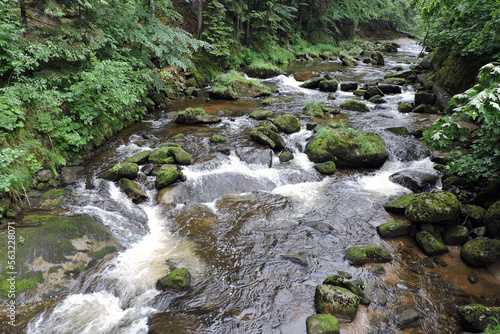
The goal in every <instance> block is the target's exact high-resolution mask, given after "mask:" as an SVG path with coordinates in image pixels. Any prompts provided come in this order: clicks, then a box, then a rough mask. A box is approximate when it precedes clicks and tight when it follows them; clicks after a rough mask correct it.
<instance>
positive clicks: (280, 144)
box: [250, 125, 286, 150]
mask: <svg viewBox="0 0 500 334" xmlns="http://www.w3.org/2000/svg"><path fill="white" fill-rule="evenodd" d="M256 132H257V133H261V134H262V135H264V137H267V138H269V139H270V140H271V141H272V143H274V147H272V145H271V144H272V143H269V144H268V145H269V146H270V147H271V148H273V149H277V150H282V149H284V148H285V145H286V143H285V141H284V140H283V138H282V137H281V136H280V135H279V133H277V131H273V130H272V128H271V127H270V126H267V125H261V126H259V127H258V128H257V131H256ZM260 137H261V138H262V136H260ZM250 138H252V139H253V140H255V133H254V132H253V131H252V132H251V133H250ZM259 140H260V139H259ZM261 144H263V143H262V142H261Z"/></svg>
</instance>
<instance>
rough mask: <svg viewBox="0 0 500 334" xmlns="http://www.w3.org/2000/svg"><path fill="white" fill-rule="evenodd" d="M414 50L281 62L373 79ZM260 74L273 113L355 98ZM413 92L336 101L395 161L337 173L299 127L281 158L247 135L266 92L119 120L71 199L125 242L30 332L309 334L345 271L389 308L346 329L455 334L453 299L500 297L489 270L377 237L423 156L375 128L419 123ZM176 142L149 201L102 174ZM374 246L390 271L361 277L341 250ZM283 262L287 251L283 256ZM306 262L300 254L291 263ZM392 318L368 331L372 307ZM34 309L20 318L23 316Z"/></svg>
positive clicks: (361, 316)
mask: <svg viewBox="0 0 500 334" xmlns="http://www.w3.org/2000/svg"><path fill="white" fill-rule="evenodd" d="M418 52H420V47H419V46H416V45H406V46H404V47H403V48H402V49H401V50H400V52H398V53H397V54H394V55H387V56H386V65H385V66H383V67H372V66H371V65H364V64H360V65H358V66H354V67H352V68H345V67H341V66H339V65H338V64H337V63H336V62H319V63H310V64H307V65H305V64H293V65H292V66H290V67H289V69H288V70H289V73H290V74H292V73H297V72H300V71H322V72H333V74H334V75H335V76H336V77H338V78H339V80H340V81H358V82H362V83H364V82H370V81H373V80H375V79H378V78H382V77H383V76H384V74H385V73H387V72H388V71H390V70H391V69H392V68H394V67H395V66H396V65H402V66H403V67H408V66H409V63H410V62H411V61H415V60H416V55H417V54H418ZM264 82H266V83H268V84H269V85H272V86H274V87H276V88H277V89H278V90H279V93H276V96H277V97H280V98H283V101H282V102H280V103H277V104H274V105H272V106H269V107H264V108H266V109H269V110H272V111H273V113H274V114H275V115H278V114H280V113H291V114H295V115H299V116H300V115H301V113H302V108H303V106H304V105H305V103H306V101H308V100H321V101H325V103H327V104H329V105H331V106H335V105H338V104H340V103H341V102H342V101H343V100H346V99H352V98H353V95H352V94H351V93H345V92H337V93H335V94H334V95H335V97H336V100H328V99H327V96H328V94H326V93H322V92H318V91H313V90H307V89H302V88H300V87H299V83H297V82H296V81H295V79H293V78H292V77H291V76H279V77H276V78H273V79H269V80H265V81H264ZM413 96H414V91H413V89H412V87H409V86H407V87H404V90H403V94H398V95H392V96H386V98H387V100H388V103H387V104H384V105H381V106H375V105H372V104H369V106H370V107H371V109H372V110H371V111H370V112H368V113H362V114H359V113H356V112H344V113H343V114H342V115H341V116H339V117H337V118H336V119H333V120H330V121H339V120H340V119H343V120H345V121H346V122H348V123H349V124H350V125H352V126H353V127H355V128H358V129H362V130H371V131H376V132H378V133H380V135H381V136H383V138H384V139H385V140H386V145H387V150H388V152H389V155H390V159H389V161H388V162H387V163H386V164H385V165H384V166H383V167H382V168H381V169H379V170H362V171H360V170H344V171H338V172H337V173H336V174H334V175H333V176H322V175H320V174H319V173H317V172H316V171H315V170H314V169H313V167H312V166H313V164H312V163H311V162H310V161H309V160H308V159H307V156H306V155H305V154H304V153H302V152H303V150H304V147H305V144H306V142H307V139H308V138H309V137H310V136H311V135H312V133H311V132H310V131H307V130H306V129H305V125H306V123H307V122H308V119H307V118H304V117H301V125H302V130H301V131H300V132H299V133H296V134H292V135H284V138H285V140H286V142H287V146H288V147H290V148H292V150H293V151H294V154H295V159H294V160H292V161H290V162H288V163H280V162H279V160H278V158H277V156H276V153H273V152H272V151H271V150H269V149H266V148H263V147H262V146H259V145H256V144H254V143H253V142H251V141H250V139H249V132H250V131H252V130H253V129H255V128H256V127H257V124H258V122H257V121H255V120H253V119H250V118H249V117H248V116H247V114H248V113H249V112H251V111H252V110H255V109H258V108H263V107H262V106H261V105H260V103H261V100H260V99H242V100H238V101H230V102H229V101H218V100H211V101H206V100H205V99H195V100H191V99H185V100H179V101H177V102H175V103H173V104H171V105H170V106H169V108H168V110H164V111H158V112H156V113H154V114H153V115H151V117H150V118H149V119H147V120H145V121H143V122H140V123H137V124H134V125H133V126H131V127H130V128H128V129H126V130H124V131H122V132H121V133H120V134H119V135H118V136H117V138H116V140H115V141H112V142H110V143H109V144H108V145H106V146H105V147H104V148H103V149H101V150H100V152H99V153H98V154H97V155H96V156H95V158H93V159H92V161H88V162H86V163H85V167H86V169H87V170H88V175H87V181H86V182H83V183H81V184H78V185H76V186H72V187H70V188H69V190H71V195H70V198H69V199H68V200H67V201H66V203H65V209H67V210H70V211H71V212H74V213H83V214H89V215H93V216H95V217H97V218H98V219H99V220H100V221H102V222H103V224H104V225H106V226H108V227H109V229H110V230H111V232H112V233H113V234H114V236H115V237H116V238H117V240H118V241H119V242H120V243H122V244H123V245H124V247H125V249H126V250H125V251H123V252H121V253H119V254H118V255H117V256H116V257H114V258H113V259H111V260H109V261H108V262H107V263H102V264H101V265H100V266H99V267H98V268H97V269H95V270H92V271H91V272H88V273H86V274H85V275H84V276H83V277H82V279H81V281H80V283H79V284H78V286H76V287H75V288H74V290H73V291H72V292H71V293H70V294H69V295H68V296H65V297H63V298H59V299H57V300H54V303H53V305H52V307H49V306H44V307H46V308H45V309H46V311H45V312H43V313H40V312H41V311H40V310H39V309H35V308H33V309H32V312H31V314H30V313H29V311H28V314H29V317H32V316H33V315H36V314H38V315H37V316H35V318H34V319H33V320H32V321H31V322H30V324H29V326H27V329H26V330H27V332H29V333H148V332H150V333H287V334H288V333H305V319H306V318H307V317H308V316H310V315H312V314H314V313H315V310H314V291H315V287H316V285H317V284H320V283H321V282H322V281H323V280H324V279H325V278H326V277H327V276H328V275H331V274H335V273H337V272H338V271H345V272H348V273H350V274H351V275H352V276H353V277H354V278H356V279H358V278H359V279H362V280H363V281H365V283H366V292H367V294H368V295H369V296H370V297H372V298H374V297H375V294H376V292H377V289H381V290H382V291H384V292H385V294H386V297H387V304H385V305H381V304H379V303H376V302H372V303H371V304H370V305H369V306H368V307H365V306H362V307H360V309H359V311H358V314H357V316H356V318H355V320H354V322H352V323H349V324H342V325H341V328H342V333H403V332H404V333H457V332H459V331H460V328H459V326H458V324H457V321H456V316H455V307H456V306H458V305H463V304H466V303H470V302H482V303H485V304H495V303H496V304H498V303H499V301H500V289H499V288H498V287H499V282H498V281H497V280H496V279H495V278H494V277H493V276H492V275H491V273H490V272H488V271H487V270H485V269H474V270H473V271H474V272H476V273H477V274H478V276H479V282H478V283H477V284H475V285H471V284H470V283H469V282H468V280H467V277H468V275H469V274H470V272H471V270H472V269H471V268H468V267H467V266H466V265H464V264H463V263H462V262H461V261H460V260H459V255H458V252H459V250H458V248H453V247H451V250H452V251H451V253H449V254H446V255H444V256H442V257H443V258H444V260H445V261H446V262H447V263H448V264H449V265H448V267H446V268H441V267H439V266H437V265H435V264H433V262H432V259H429V258H428V257H426V256H425V255H423V254H422V252H421V251H420V250H419V248H418V246H417V245H416V244H415V242H414V241H413V240H412V239H410V238H399V239H394V240H390V241H386V240H382V239H380V238H379V236H378V235H377V233H376V229H375V228H376V226H378V225H380V224H382V223H385V222H388V221H393V220H399V221H404V217H401V216H394V215H392V216H391V215H390V214H388V213H387V212H386V211H385V210H384V209H383V205H384V204H385V203H386V202H387V201H388V200H390V199H393V198H395V197H399V196H403V195H407V194H410V191H409V190H407V189H405V188H403V187H400V186H398V185H396V184H393V183H391V182H390V181H389V180H388V177H389V176H390V175H391V174H392V173H394V172H396V171H398V170H400V169H403V168H420V169H426V170H432V168H433V164H432V163H431V162H430V160H429V159H428V158H427V157H428V155H429V154H430V152H429V151H428V150H427V149H425V147H423V146H422V145H420V144H419V143H418V141H416V140H414V139H413V138H407V137H399V136H396V135H394V134H392V133H390V132H388V131H386V130H385V129H386V128H388V127H394V126H406V127H408V128H409V129H414V128H418V127H420V126H421V125H422V124H426V123H427V122H428V117H427V116H425V115H411V114H405V115H403V114H399V113H398V112H397V104H398V103H399V102H401V101H409V102H411V101H412V100H413ZM186 107H203V108H205V110H206V111H207V112H208V113H210V114H218V115H220V116H221V118H222V122H221V123H218V124H215V125H200V126H184V125H178V124H175V123H173V121H172V118H171V112H175V111H177V110H181V109H184V108H186ZM179 133H182V134H183V135H184V136H183V137H182V138H181V139H178V140H177V141H178V142H180V143H182V144H183V147H184V148H185V149H186V150H187V151H189V152H190V153H191V154H192V156H193V162H194V163H193V164H192V165H191V166H187V167H182V168H183V172H184V174H185V176H186V181H185V182H183V183H180V184H178V185H176V186H175V187H174V188H173V189H172V190H171V191H170V192H168V194H167V195H164V197H163V198H164V199H168V203H166V204H161V203H158V202H157V201H156V200H155V198H156V196H157V193H156V190H155V189H154V186H153V185H154V182H153V179H152V178H150V179H148V181H146V182H145V184H144V186H145V188H146V189H147V191H148V194H149V195H150V197H151V200H150V201H149V202H148V203H145V204H141V205H136V204H133V203H132V202H131V200H130V199H128V198H127V197H126V196H125V195H124V194H123V193H121V191H120V190H119V189H118V188H117V186H116V185H115V184H114V183H112V182H109V181H105V180H103V179H101V178H99V175H100V174H101V173H102V172H103V171H104V170H106V169H108V168H110V167H111V166H113V165H114V164H115V163H117V162H120V161H124V160H125V159H126V158H127V157H129V156H131V155H132V154H134V153H136V152H139V151H141V150H145V149H154V148H157V147H159V146H160V144H161V143H162V142H165V141H172V140H173V137H174V136H175V135H177V134H179ZM217 133H218V134H223V135H224V136H225V137H226V138H227V140H228V145H229V146H230V148H231V154H230V155H229V156H226V155H224V154H222V153H219V152H217V150H216V149H215V145H214V144H211V143H210V141H209V138H210V136H211V135H213V134H217ZM366 244H369V245H376V246H384V247H387V248H388V249H390V250H391V252H392V253H393V255H394V257H395V260H394V261H393V262H391V263H389V264H385V265H384V268H385V274H384V275H381V276H377V275H375V274H372V273H370V271H369V270H368V268H369V266H362V267H353V266H350V265H349V263H348V262H347V261H345V260H344V253H345V250H346V249H347V248H348V247H351V246H356V245H366ZM290 259H293V260H294V261H292V260H290ZM296 260H301V261H302V263H297V262H300V261H296ZM181 266H184V267H187V268H188V269H189V270H190V271H191V273H192V274H193V282H192V289H191V290H190V291H188V292H183V293H160V292H158V291H157V290H155V288H154V285H155V282H156V280H157V279H159V278H161V277H162V276H163V275H165V274H167V273H168V272H169V271H170V270H171V269H172V268H175V267H181ZM410 307H414V308H417V309H418V310H419V311H421V312H422V313H423V314H424V318H423V319H422V320H421V321H420V325H421V326H420V327H418V328H417V329H409V330H405V331H402V330H400V329H399V328H398V326H397V323H396V318H397V316H398V315H399V314H400V313H401V312H402V311H403V310H405V309H408V308H410ZM377 315H383V316H385V317H387V319H388V320H387V322H388V324H387V325H386V326H383V325H375V326H370V321H371V319H372V318H373V317H374V316H377ZM27 317H28V315H27Z"/></svg>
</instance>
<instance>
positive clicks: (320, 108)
mask: <svg viewBox="0 0 500 334" xmlns="http://www.w3.org/2000/svg"><path fill="white" fill-rule="evenodd" d="M326 111H327V108H326V107H325V104H324V103H323V102H321V101H307V102H306V105H305V107H304V112H305V114H306V115H309V116H313V117H321V118H323V117H325V112H326Z"/></svg>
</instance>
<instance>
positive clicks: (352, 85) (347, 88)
mask: <svg viewBox="0 0 500 334" xmlns="http://www.w3.org/2000/svg"><path fill="white" fill-rule="evenodd" d="M356 89H358V83H357V82H342V83H341V84H340V90H341V91H343V92H352V91H355V90H356Z"/></svg>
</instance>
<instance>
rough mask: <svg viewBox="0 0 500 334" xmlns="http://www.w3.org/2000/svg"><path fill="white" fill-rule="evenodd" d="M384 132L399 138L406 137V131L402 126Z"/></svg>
mask: <svg viewBox="0 0 500 334" xmlns="http://www.w3.org/2000/svg"><path fill="white" fill-rule="evenodd" d="M386 130H387V131H390V132H392V133H395V134H397V135H401V136H407V135H408V129H407V128H405V127H404V126H395V127H392V128H387V129H386Z"/></svg>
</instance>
